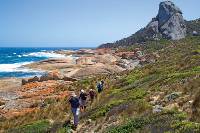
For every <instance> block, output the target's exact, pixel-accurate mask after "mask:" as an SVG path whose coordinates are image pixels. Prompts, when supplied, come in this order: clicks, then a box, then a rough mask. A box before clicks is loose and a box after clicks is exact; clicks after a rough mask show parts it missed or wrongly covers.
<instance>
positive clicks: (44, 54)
mask: <svg viewBox="0 0 200 133" xmlns="http://www.w3.org/2000/svg"><path fill="white" fill-rule="evenodd" d="M23 56H32V57H46V58H65V57H66V56H65V55H62V54H57V53H54V52H33V53H29V54H24V55H23Z"/></svg>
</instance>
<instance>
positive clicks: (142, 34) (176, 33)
mask: <svg viewBox="0 0 200 133" xmlns="http://www.w3.org/2000/svg"><path fill="white" fill-rule="evenodd" d="M186 34H187V29H186V22H185V20H184V18H183V16H182V11H181V10H180V8H178V7H177V6H176V5H175V4H174V3H173V2H171V1H164V2H161V3H160V5H159V11H158V14H157V16H156V17H154V18H153V19H152V20H151V21H150V23H149V24H148V25H147V26H146V27H145V28H143V29H141V30H139V31H138V32H136V33H135V34H133V35H132V36H130V37H127V38H124V39H122V40H119V41H116V42H115V43H108V44H104V45H101V46H100V48H103V47H119V46H130V45H133V44H135V43H143V42H145V41H148V40H155V39H158V38H165V39H171V40H179V39H182V38H185V37H186Z"/></svg>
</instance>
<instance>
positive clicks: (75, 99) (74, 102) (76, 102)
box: [69, 97, 80, 108]
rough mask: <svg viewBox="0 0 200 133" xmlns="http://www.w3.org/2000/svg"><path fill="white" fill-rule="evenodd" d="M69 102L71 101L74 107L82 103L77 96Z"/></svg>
mask: <svg viewBox="0 0 200 133" xmlns="http://www.w3.org/2000/svg"><path fill="white" fill-rule="evenodd" d="M69 102H70V103H71V107H72V108H78V107H79V105H80V103H79V99H78V98H77V97H72V98H71V99H70V101H69Z"/></svg>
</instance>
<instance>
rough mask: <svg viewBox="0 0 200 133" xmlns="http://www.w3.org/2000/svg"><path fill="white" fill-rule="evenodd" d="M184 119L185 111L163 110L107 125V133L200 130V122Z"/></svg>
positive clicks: (183, 132)
mask: <svg viewBox="0 0 200 133" xmlns="http://www.w3.org/2000/svg"><path fill="white" fill-rule="evenodd" d="M185 119H186V115H185V113H182V112H177V111H164V112H161V113H158V114H151V115H148V116H141V117H138V118H134V119H130V120H129V121H128V122H126V123H124V124H122V125H119V126H115V127H109V128H108V129H107V133H134V132H138V131H141V132H145V131H149V132H177V133H186V132H199V131H200V128H199V127H200V124H197V123H193V122H188V121H186V120H185Z"/></svg>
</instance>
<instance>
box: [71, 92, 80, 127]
mask: <svg viewBox="0 0 200 133" xmlns="http://www.w3.org/2000/svg"><path fill="white" fill-rule="evenodd" d="M69 103H70V104H71V111H72V114H73V117H74V129H76V128H77V126H78V122H79V118H78V117H79V111H80V109H79V106H80V104H79V99H78V97H77V96H76V94H75V93H74V92H73V93H72V95H71V97H70V98H69Z"/></svg>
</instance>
